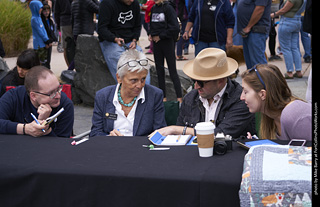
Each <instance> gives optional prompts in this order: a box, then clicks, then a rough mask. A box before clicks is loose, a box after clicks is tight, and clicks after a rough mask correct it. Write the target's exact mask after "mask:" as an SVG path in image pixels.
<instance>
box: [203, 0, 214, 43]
mask: <svg viewBox="0 0 320 207" xmlns="http://www.w3.org/2000/svg"><path fill="white" fill-rule="evenodd" d="M217 4H218V0H204V1H203V5H202V7H201V19H200V34H199V40H200V41H202V42H216V41H217V38H216V24H215V17H214V14H215V10H216V7H217Z"/></svg>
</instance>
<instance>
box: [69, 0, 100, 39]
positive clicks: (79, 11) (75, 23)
mask: <svg viewBox="0 0 320 207" xmlns="http://www.w3.org/2000/svg"><path fill="white" fill-rule="evenodd" d="M98 12H99V2H98V1H97V0H73V2H72V4H71V14H72V32H73V35H79V34H89V35H93V32H94V30H95V24H94V22H93V14H94V13H98Z"/></svg>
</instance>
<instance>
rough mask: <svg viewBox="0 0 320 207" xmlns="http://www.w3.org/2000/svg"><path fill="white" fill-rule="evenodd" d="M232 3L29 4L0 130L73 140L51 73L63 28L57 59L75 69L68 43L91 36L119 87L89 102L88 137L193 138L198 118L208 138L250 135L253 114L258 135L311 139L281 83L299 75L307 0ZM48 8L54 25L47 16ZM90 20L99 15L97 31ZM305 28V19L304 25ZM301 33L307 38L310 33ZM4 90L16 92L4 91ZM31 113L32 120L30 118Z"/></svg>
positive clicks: (305, 117)
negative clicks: (274, 45) (275, 51)
mask: <svg viewBox="0 0 320 207" xmlns="http://www.w3.org/2000/svg"><path fill="white" fill-rule="evenodd" d="M150 1H154V4H153V3H150ZM232 2H233V4H231V1H230V0H194V1H191V0H186V1H185V0H170V1H167V0H148V1H147V2H140V4H139V2H138V1H137V0H100V2H98V1H96V0H73V1H72V0H67V1H66V0H56V1H49V2H47V1H45V2H44V4H43V3H42V2H41V1H39V0H32V1H30V3H29V8H30V10H31V12H32V18H31V26H32V31H33V47H34V48H33V49H34V50H26V51H24V52H22V53H21V54H20V55H19V57H18V60H17V67H16V68H15V69H14V70H13V71H10V73H9V74H8V75H7V76H6V77H5V78H4V79H3V80H2V84H3V85H2V88H1V95H2V97H1V98H0V105H1V108H0V126H1V127H0V133H4V134H27V135H31V136H35V137H38V136H45V135H48V136H61V137H70V136H71V135H72V127H73V122H74V111H73V104H72V101H71V100H70V99H69V98H68V97H67V96H66V95H65V94H64V93H62V92H61V90H62V87H61V85H60V83H59V81H58V79H57V78H56V76H55V75H54V74H53V72H52V71H51V70H50V57H51V50H52V42H54V41H57V40H58V37H57V33H56V32H55V31H60V32H61V41H62V45H63V48H64V57H65V60H66V63H67V65H68V66H69V68H70V67H71V68H72V64H73V63H72V59H71V61H70V59H69V58H68V52H67V51H68V50H67V44H68V43H67V39H68V37H69V38H70V39H71V41H73V43H75V42H76V39H77V36H78V35H80V34H89V35H93V34H94V31H95V30H96V31H97V34H98V37H99V42H100V47H101V50H102V53H103V56H104V58H105V60H106V63H107V66H108V69H109V71H110V72H111V74H112V76H113V78H114V79H115V81H116V83H117V84H116V85H112V86H108V87H106V88H103V89H101V90H99V91H98V92H97V93H96V95H95V103H94V110H93V116H92V128H91V133H90V136H91V137H94V136H104V135H110V136H146V135H149V134H151V133H152V132H154V131H159V132H160V133H161V134H163V135H169V134H192V135H195V131H194V126H195V125H196V123H198V122H203V121H206V122H213V123H214V124H215V133H220V132H222V133H224V134H225V135H231V136H232V137H240V136H248V137H251V135H253V134H256V127H255V113H258V112H259V113H261V114H262V120H261V126H260V130H259V131H260V136H261V138H266V139H281V140H290V139H294V138H299V139H306V140H312V133H311V118H312V116H311V104H310V103H308V102H307V101H304V100H302V99H299V98H297V97H295V96H293V95H292V93H291V90H290V88H289V87H288V85H287V82H286V80H285V78H293V77H297V78H301V77H302V73H301V70H302V67H301V54H300V49H299V46H298V44H299V32H300V29H301V13H302V12H304V11H305V10H306V9H305V8H307V11H309V12H310V10H308V9H310V8H311V6H310V5H311V1H310V0H308V1H306V0H285V1H283V2H282V3H281V4H280V7H279V9H278V10H277V11H276V12H273V13H272V12H271V5H272V2H273V1H272V0H256V1H251V0H250V1H249V0H238V1H235V0H232ZM52 3H54V5H53V8H54V9H53V10H52ZM150 5H152V6H150ZM234 7H236V15H235V13H234V10H233V9H234ZM51 11H54V12H53V16H54V20H55V21H52V19H51V15H50V13H51ZM142 11H144V13H143V12H142ZM141 12H142V13H141ZM94 14H99V16H98V23H97V25H96V24H95V22H94V21H93V19H94ZM278 16H280V17H281V18H280V22H279V30H278V32H279V42H280V47H281V52H282V53H283V55H284V59H285V65H286V68H287V73H286V74H284V75H283V74H282V73H281V72H280V70H279V68H277V67H276V66H274V65H271V64H268V61H267V58H266V56H265V49H266V40H267V38H268V37H269V35H270V34H271V32H274V31H273V29H272V26H274V25H271V23H272V22H274V18H276V17H278ZM144 17H145V18H144ZM148 17H149V18H148ZM306 19H307V18H305V20H306ZM143 20H148V21H149V22H147V21H146V22H145V23H147V24H146V26H145V28H146V30H147V34H148V37H149V41H150V50H151V51H150V52H151V53H153V55H154V59H155V66H156V70H157V76H158V82H159V88H157V87H155V86H151V85H150V75H149V68H150V63H149V61H148V59H147V57H146V55H145V54H144V53H143V50H142V48H141V47H140V46H139V44H138V42H139V38H140V32H141V29H142V25H143V24H144V21H143ZM309 23H310V22H307V23H305V22H303V24H304V26H305V27H306V28H308V25H307V24H309ZM306 32H309V33H312V31H311V30H309V29H306ZM239 35H240V36H241V40H242V45H243V54H244V59H245V63H246V66H247V69H248V70H246V71H245V72H244V73H242V74H241V78H242V85H240V84H239V83H238V82H237V81H235V80H232V78H231V75H233V74H234V73H235V72H236V71H237V69H238V68H239V65H238V63H237V61H236V60H234V59H232V58H230V57H227V54H226V51H227V50H228V49H230V48H231V47H232V46H233V45H234V43H236V42H237V44H238V41H234V39H233V38H234V37H235V36H239ZM289 37H290V38H289ZM189 43H191V44H194V45H195V58H194V59H192V60H188V62H187V63H186V64H185V65H184V67H183V72H184V73H185V74H186V75H187V76H188V77H190V78H191V79H192V80H193V82H194V89H193V90H192V91H190V92H189V93H187V94H186V95H185V96H184V97H183V96H182V90H181V83H180V79H179V76H178V74H177V68H176V60H180V61H181V60H187V58H185V57H184V56H183V55H182V51H183V50H185V48H187V47H188V45H189ZM176 48H177V50H176ZM310 56H311V54H310ZM164 60H166V62H167V65H168V70H169V73H170V78H171V79H172V81H173V84H174V89H175V91H176V96H177V101H179V102H180V113H179V116H178V119H177V123H176V125H173V126H166V121H165V109H164V104H163V102H165V101H167V100H166V84H165V75H164V69H165V67H164ZM294 70H295V71H296V73H293V71H294ZM9 85H14V86H17V87H16V88H15V89H12V90H9V91H8V92H5V87H6V86H9ZM61 108H64V112H63V113H62V114H61V115H60V116H59V117H58V118H57V119H56V120H55V121H54V122H52V123H51V124H50V125H44V124H42V123H44V121H45V120H46V119H47V118H48V117H49V116H52V115H53V114H55V113H56V112H57V111H59V110H60V109H61ZM31 114H36V115H37V116H36V119H37V120H34V118H33V117H32V116H31ZM37 122H38V123H37Z"/></svg>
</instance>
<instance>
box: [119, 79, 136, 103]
mask: <svg viewBox="0 0 320 207" xmlns="http://www.w3.org/2000/svg"><path fill="white" fill-rule="evenodd" d="M120 90H121V84H120V86H119V90H118V100H119V102H120V104H122V105H124V106H127V107H131V106H132V105H133V104H134V102H135V101H136V100H137V96H136V97H134V98H133V100H132V101H131V102H130V103H127V104H126V103H124V102H123V100H122V98H121V93H120Z"/></svg>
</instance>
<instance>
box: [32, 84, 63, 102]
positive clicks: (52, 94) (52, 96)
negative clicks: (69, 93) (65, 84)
mask: <svg viewBox="0 0 320 207" xmlns="http://www.w3.org/2000/svg"><path fill="white" fill-rule="evenodd" d="M61 91H62V85H60V86H59V87H58V89H57V90H56V91H55V92H52V93H51V94H46V93H41V92H38V91H33V92H34V93H38V94H41V95H44V96H49V97H50V98H51V99H54V97H56V95H57V93H61Z"/></svg>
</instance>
